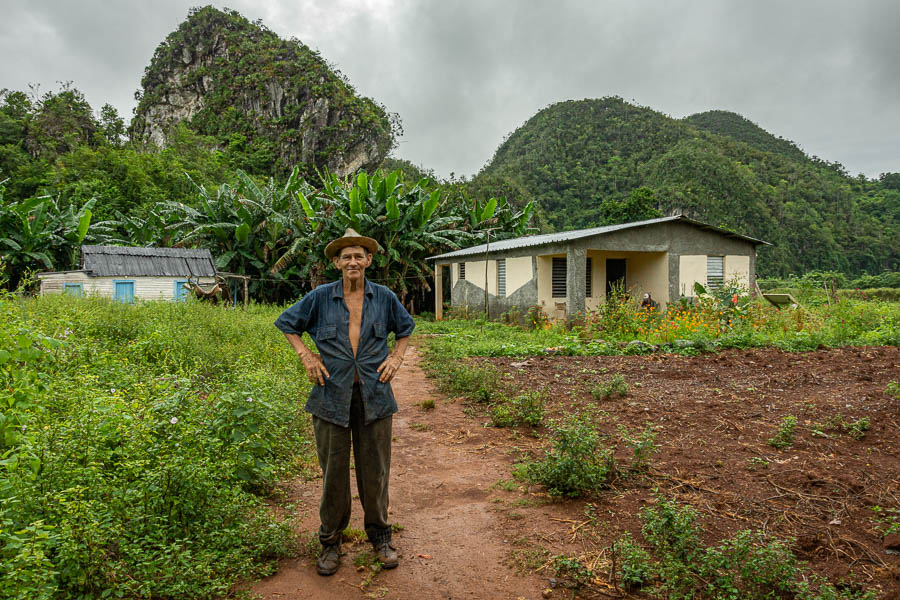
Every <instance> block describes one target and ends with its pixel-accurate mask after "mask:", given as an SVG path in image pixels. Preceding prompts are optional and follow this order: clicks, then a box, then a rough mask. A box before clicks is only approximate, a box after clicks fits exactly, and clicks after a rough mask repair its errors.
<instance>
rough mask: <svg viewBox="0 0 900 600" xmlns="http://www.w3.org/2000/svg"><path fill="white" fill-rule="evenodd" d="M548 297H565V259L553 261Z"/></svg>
mask: <svg viewBox="0 0 900 600" xmlns="http://www.w3.org/2000/svg"><path fill="white" fill-rule="evenodd" d="M550 290H551V292H550V296H551V297H552V298H565V297H566V259H565V258H554V259H553V274H552V281H551V284H550Z"/></svg>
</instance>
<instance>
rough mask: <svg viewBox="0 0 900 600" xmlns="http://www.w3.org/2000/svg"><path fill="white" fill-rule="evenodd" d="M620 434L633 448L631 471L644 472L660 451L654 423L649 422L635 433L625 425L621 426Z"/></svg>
mask: <svg viewBox="0 0 900 600" xmlns="http://www.w3.org/2000/svg"><path fill="white" fill-rule="evenodd" d="M619 436H620V437H621V438H622V441H624V442H625V445H626V446H628V447H629V448H631V471H632V472H634V473H643V472H645V471H647V469H649V468H650V458H651V457H652V456H653V455H654V454H656V453H657V452H659V447H658V446H657V445H656V430H655V429H654V427H653V424H652V423H647V424H646V425H645V426H644V429H643V430H642V431H641V432H640V433H638V434H636V435H635V434H633V433H631V432H630V431H628V428H627V427H625V426H624V425H620V426H619Z"/></svg>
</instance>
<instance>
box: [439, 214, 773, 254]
mask: <svg viewBox="0 0 900 600" xmlns="http://www.w3.org/2000/svg"><path fill="white" fill-rule="evenodd" d="M672 221H683V222H685V223H690V224H691V225H696V226H698V227H701V228H703V229H711V230H713V231H716V232H718V233H721V234H724V235H726V236H729V237H736V238H740V239H742V240H747V241H748V242H752V243H754V244H766V245H767V246H771V244H770V243H769V242H764V241H762V240H757V239H755V238H752V237H748V236H746V235H740V234H738V233H734V232H733V231H728V230H727V229H723V228H721V227H716V226H715V225H709V224H707V223H701V222H700V221H695V220H693V219H689V218H687V217H684V216H681V215H676V216H674V217H660V218H658V219H648V220H646V221H634V222H633V223H622V224H621V225H607V226H605V227H592V228H591V229H576V230H574V231H560V232H557V233H545V234H543V235H529V236H525V237H519V238H514V239H511V240H500V241H497V242H491V243H490V252H489V253H490V254H493V253H495V252H504V251H506V250H515V249H518V248H528V247H531V246H547V245H550V244H559V243H564V242H569V241H572V240H577V239H581V238H586V237H592V236H595V235H603V234H605V233H612V232H614V231H621V230H623V229H633V228H636V227H645V226H647V225H656V224H657V223H670V222H672ZM484 250H485V244H480V245H478V246H472V247H471V248H463V249H462V250H455V251H453V252H447V253H445V254H439V255H438V256H432V257H430V258H428V260H438V259H448V258H457V257H462V256H471V255H473V254H484Z"/></svg>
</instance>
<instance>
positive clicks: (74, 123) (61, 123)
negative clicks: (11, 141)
mask: <svg viewBox="0 0 900 600" xmlns="http://www.w3.org/2000/svg"><path fill="white" fill-rule="evenodd" d="M35 108H36V111H35V113H34V116H33V117H32V119H31V121H30V123H29V125H28V130H27V132H26V136H25V147H26V148H27V149H28V151H29V152H30V153H31V154H32V156H34V157H35V158H37V157H48V158H54V157H55V156H57V155H59V154H63V153H65V152H71V151H72V150H74V149H75V148H76V147H78V146H79V145H81V144H89V145H96V143H95V140H94V133H95V132H96V131H97V128H98V124H97V121H96V119H94V114H93V111H92V110H91V105H90V104H88V101H87V100H85V98H84V94H82V93H81V92H80V91H78V90H77V89H75V88H73V87H72V86H71V82H67V83H64V84H62V87H61V89H60V91H58V92H56V93H53V92H47V93H46V94H44V95H43V96H41V98H40V100H38V101H37V102H36V103H35Z"/></svg>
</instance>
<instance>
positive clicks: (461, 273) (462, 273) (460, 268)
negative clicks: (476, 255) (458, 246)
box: [459, 263, 466, 279]
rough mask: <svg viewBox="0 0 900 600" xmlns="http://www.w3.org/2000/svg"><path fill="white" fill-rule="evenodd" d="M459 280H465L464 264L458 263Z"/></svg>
mask: <svg viewBox="0 0 900 600" xmlns="http://www.w3.org/2000/svg"><path fill="white" fill-rule="evenodd" d="M459 278H460V279H465V278H466V263H459Z"/></svg>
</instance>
